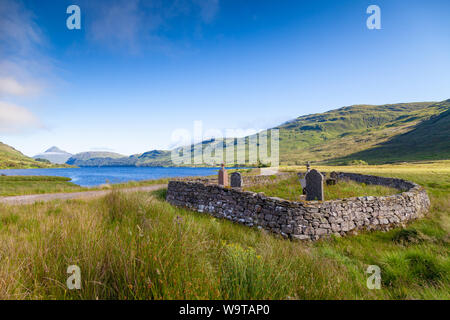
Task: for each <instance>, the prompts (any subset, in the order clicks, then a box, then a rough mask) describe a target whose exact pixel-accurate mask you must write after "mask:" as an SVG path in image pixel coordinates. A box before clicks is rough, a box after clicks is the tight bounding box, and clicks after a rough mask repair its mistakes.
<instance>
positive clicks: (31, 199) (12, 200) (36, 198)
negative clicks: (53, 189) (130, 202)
mask: <svg viewBox="0 0 450 320" xmlns="http://www.w3.org/2000/svg"><path fill="white" fill-rule="evenodd" d="M165 187H167V185H166V184H156V185H152V186H144V187H134V188H126V189H120V191H122V192H134V191H155V190H158V189H161V188H165ZM110 192H111V190H96V191H83V192H69V193H44V194H30V195H23V196H13V197H0V203H5V204H10V205H20V204H31V203H35V202H40V201H44V202H46V201H52V200H72V199H83V200H87V199H94V198H100V197H103V196H105V195H107V194H108V193H110Z"/></svg>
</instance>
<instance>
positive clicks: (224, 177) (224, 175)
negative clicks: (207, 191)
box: [219, 163, 228, 187]
mask: <svg viewBox="0 0 450 320" xmlns="http://www.w3.org/2000/svg"><path fill="white" fill-rule="evenodd" d="M219 185H221V186H224V187H227V186H228V172H227V169H225V166H224V164H223V163H222V168H220V170H219Z"/></svg>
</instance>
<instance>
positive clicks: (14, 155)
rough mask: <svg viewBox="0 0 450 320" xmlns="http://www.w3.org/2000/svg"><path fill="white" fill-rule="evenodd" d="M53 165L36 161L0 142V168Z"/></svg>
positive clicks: (46, 166) (50, 166) (47, 166)
mask: <svg viewBox="0 0 450 320" xmlns="http://www.w3.org/2000/svg"><path fill="white" fill-rule="evenodd" d="M52 167H54V165H52V164H50V163H47V162H42V161H36V160H34V159H32V158H29V157H27V156H25V155H24V154H22V153H21V152H20V151H17V150H16V149H14V148H13V147H10V146H8V145H7V144H4V143H2V142H0V169H14V168H52Z"/></svg>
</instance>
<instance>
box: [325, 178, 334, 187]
mask: <svg viewBox="0 0 450 320" xmlns="http://www.w3.org/2000/svg"><path fill="white" fill-rule="evenodd" d="M326 182H327V186H334V185H336V179H334V178H329V179H327V180H326Z"/></svg>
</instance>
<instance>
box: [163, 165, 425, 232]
mask: <svg viewBox="0 0 450 320" xmlns="http://www.w3.org/2000/svg"><path fill="white" fill-rule="evenodd" d="M289 176H290V175H289V174H281V175H277V176H276V177H267V176H266V177H264V176H254V177H252V178H248V177H247V178H246V176H242V183H243V185H244V186H245V185H250V184H264V183H275V182H277V181H279V180H282V179H286V178H287V177H289ZM331 178H332V179H333V180H341V179H349V180H354V181H356V182H361V183H365V184H377V185H384V186H389V187H393V188H397V189H399V190H401V193H398V194H395V195H391V196H383V197H373V196H365V197H357V198H347V199H339V200H329V201H298V202H295V201H288V200H284V199H280V198H274V197H267V196H265V195H264V194H262V193H254V192H249V191H242V189H241V188H230V187H224V186H220V185H217V179H216V182H215V183H211V181H210V180H209V181H208V180H203V181H201V180H198V181H170V182H169V185H168V190H167V201H168V202H169V203H171V204H173V205H175V206H179V207H185V208H189V209H191V210H195V211H198V212H205V213H209V214H211V215H213V216H215V217H218V218H225V219H228V220H231V221H234V222H237V223H241V224H244V225H247V226H249V227H258V228H260V229H261V228H262V229H265V230H268V231H270V232H274V233H277V234H280V235H281V236H283V237H285V238H290V239H297V240H317V239H319V238H322V237H327V236H330V235H332V234H334V235H345V234H348V233H354V232H356V231H357V230H378V229H381V230H388V229H390V228H392V227H395V226H401V225H404V224H405V223H406V222H408V221H411V220H414V219H417V218H419V217H422V216H423V215H425V214H426V213H427V211H428V209H429V207H430V200H429V198H428V195H427V193H426V191H425V189H424V188H422V187H421V186H419V185H417V184H415V183H413V182H409V181H405V180H402V179H395V178H384V177H377V176H369V175H362V174H356V173H343V172H340V173H332V175H331ZM236 179H237V178H236ZM259 179H261V180H259Z"/></svg>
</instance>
